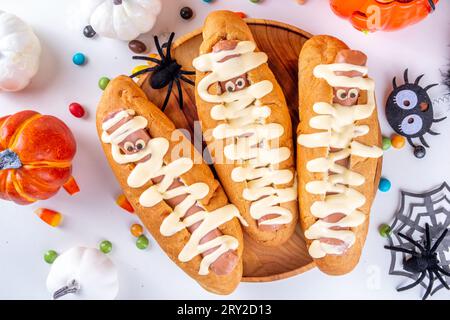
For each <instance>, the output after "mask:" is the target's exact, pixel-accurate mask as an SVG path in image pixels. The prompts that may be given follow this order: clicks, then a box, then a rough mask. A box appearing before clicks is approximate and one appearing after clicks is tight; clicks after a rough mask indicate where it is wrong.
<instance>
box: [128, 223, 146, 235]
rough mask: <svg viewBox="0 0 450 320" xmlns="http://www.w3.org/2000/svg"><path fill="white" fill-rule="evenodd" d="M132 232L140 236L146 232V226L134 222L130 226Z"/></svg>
mask: <svg viewBox="0 0 450 320" xmlns="http://www.w3.org/2000/svg"><path fill="white" fill-rule="evenodd" d="M130 232H131V234H132V235H133V236H135V237H140V236H141V235H142V234H143V233H144V228H142V226H141V225H140V224H137V223H135V224H133V225H132V226H131V228H130Z"/></svg>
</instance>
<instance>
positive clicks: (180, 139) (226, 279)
mask: <svg viewBox="0 0 450 320" xmlns="http://www.w3.org/2000/svg"><path fill="white" fill-rule="evenodd" d="M124 109H126V110H132V111H134V112H135V114H136V116H141V117H144V118H145V119H146V120H147V121H148V122H147V126H146V128H144V130H145V129H146V130H147V132H148V133H149V135H150V136H151V140H154V139H155V138H165V139H166V140H168V141H169V149H168V152H167V153H166V154H165V156H164V160H163V161H164V163H165V164H166V165H167V164H169V163H171V162H173V161H174V160H175V159H177V158H181V157H186V158H190V159H192V160H193V166H192V168H191V169H190V170H189V171H187V172H186V173H184V174H182V175H181V176H180V178H181V181H182V182H184V184H185V185H186V186H192V185H193V184H195V183H203V184H206V185H207V187H209V192H208V194H207V195H206V196H205V197H203V198H202V199H201V200H199V201H198V202H199V203H200V204H201V206H202V207H203V208H204V209H205V210H207V211H208V212H207V214H212V213H210V212H211V211H213V210H215V209H218V208H221V207H224V206H226V205H227V204H228V199H227V197H226V195H225V193H224V191H223V190H222V187H221V186H220V184H219V183H218V181H217V180H215V178H214V176H213V174H212V172H211V170H210V169H209V167H208V166H207V165H206V164H205V163H204V162H203V160H202V158H201V155H200V154H199V153H198V152H197V151H196V150H195V148H194V147H193V146H192V144H191V143H190V141H189V140H188V139H187V138H185V136H184V135H183V134H182V133H181V132H180V131H178V130H177V129H176V128H175V126H174V124H173V123H172V122H171V121H170V120H169V119H168V118H167V117H166V116H165V115H164V113H163V112H162V111H161V110H160V109H158V108H157V107H156V106H155V105H154V104H153V103H151V102H150V101H149V100H148V99H147V97H146V96H145V94H144V92H143V91H142V90H141V89H140V88H139V87H138V86H137V85H136V84H135V83H134V82H133V80H131V79H130V78H129V77H126V76H119V77H117V78H116V79H114V80H112V81H111V82H110V83H109V84H108V86H107V88H106V90H105V91H104V94H103V96H102V98H101V101H100V103H99V105H98V108H97V119H96V124H97V131H98V135H99V137H102V135H104V134H105V133H104V131H105V130H104V127H103V124H104V122H105V119H108V118H111V114H115V113H117V112H118V111H120V110H124ZM102 139H103V138H101V140H102ZM102 147H103V150H104V152H105V155H106V158H107V159H108V162H109V164H110V166H111V168H112V170H113V172H114V175H115V176H116V178H117V180H118V182H119V184H120V185H121V187H122V189H123V192H124V194H125V195H126V197H127V199H128V200H129V202H130V203H131V205H132V206H133V208H134V209H135V212H136V214H137V215H138V217H139V218H140V219H141V221H142V222H143V224H144V225H145V227H146V228H147V229H148V230H149V231H150V233H151V234H152V236H153V237H154V238H155V240H156V241H157V242H158V244H159V245H160V247H161V248H162V249H163V250H164V251H165V252H166V254H167V255H168V256H169V257H170V259H172V260H173V261H174V262H175V263H176V264H177V265H178V266H179V267H180V268H181V269H183V271H184V272H186V273H187V274H188V275H189V276H190V277H192V278H193V279H195V280H196V281H197V282H198V283H199V284H200V285H201V286H202V287H204V288H205V289H206V290H208V291H211V292H213V293H217V294H229V293H231V292H232V291H233V290H234V289H235V288H236V287H237V285H238V284H239V282H240V280H241V277H242V251H243V236H242V230H241V227H240V223H239V221H238V219H236V218H232V219H230V220H228V221H227V222H226V223H223V224H222V225H220V226H219V227H218V229H219V230H220V231H221V232H222V234H223V235H228V236H232V237H233V238H234V239H236V240H237V241H238V244H239V245H238V247H237V248H236V250H235V252H236V253H237V256H238V260H239V261H238V262H237V264H236V265H235V267H234V269H233V270H232V271H231V272H230V273H229V274H226V275H217V274H215V273H214V272H212V271H211V270H209V273H208V274H207V275H200V274H199V269H200V263H201V261H202V257H201V256H200V255H196V256H195V257H194V258H193V259H191V260H190V261H187V262H181V261H180V259H179V254H180V252H181V251H182V249H183V248H184V247H185V245H186V243H187V241H188V240H189V239H190V237H191V233H190V232H189V231H188V230H187V228H182V229H181V230H179V231H178V232H176V233H174V234H173V235H171V236H163V235H162V234H161V230H162V227H161V224H162V223H163V221H164V219H165V218H167V217H168V216H169V215H170V214H172V213H173V211H174V210H173V209H172V207H171V206H170V205H169V204H168V202H167V200H162V201H160V202H158V203H157V204H156V205H154V206H152V207H148V206H146V207H144V206H143V205H141V202H140V201H141V200H140V196H141V194H142V193H143V192H144V191H145V190H147V189H149V187H151V186H152V185H154V183H153V182H152V181H148V182H147V183H145V185H143V186H142V187H138V188H131V187H130V186H129V183H128V178H129V176H130V174H131V173H132V170H133V169H134V168H135V166H136V165H135V164H134V163H127V164H119V163H118V162H116V160H115V159H114V158H113V154H112V147H111V144H110V143H105V142H104V141H103V140H102ZM151 157H153V154H152V155H151ZM172 157H174V159H172ZM169 190H170V189H169ZM183 221H184V220H183ZM225 259H226V258H225Z"/></svg>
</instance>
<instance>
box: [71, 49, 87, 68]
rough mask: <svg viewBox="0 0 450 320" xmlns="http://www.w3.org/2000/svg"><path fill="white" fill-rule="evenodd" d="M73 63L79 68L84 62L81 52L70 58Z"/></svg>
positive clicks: (84, 58)
mask: <svg viewBox="0 0 450 320" xmlns="http://www.w3.org/2000/svg"><path fill="white" fill-rule="evenodd" d="M72 61H73V63H75V64H76V65H77V66H81V65H83V64H84V63H85V62H86V57H85V56H84V54H82V53H81V52H77V53H75V54H74V55H73V57H72Z"/></svg>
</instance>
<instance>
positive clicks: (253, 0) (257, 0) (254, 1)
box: [250, 0, 259, 3]
mask: <svg viewBox="0 0 450 320" xmlns="http://www.w3.org/2000/svg"><path fill="white" fill-rule="evenodd" d="M250 2H253V3H258V2H259V0H250Z"/></svg>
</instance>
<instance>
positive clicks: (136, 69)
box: [131, 65, 149, 77]
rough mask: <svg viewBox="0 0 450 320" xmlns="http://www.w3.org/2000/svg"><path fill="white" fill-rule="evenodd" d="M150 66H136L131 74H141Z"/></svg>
mask: <svg viewBox="0 0 450 320" xmlns="http://www.w3.org/2000/svg"><path fill="white" fill-rule="evenodd" d="M148 67H149V66H148V65H140V66H136V67H134V68H133V70H132V71H131V74H135V73H136V72H139V71H141V70H144V69H147V68H148ZM138 77H139V76H138Z"/></svg>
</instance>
